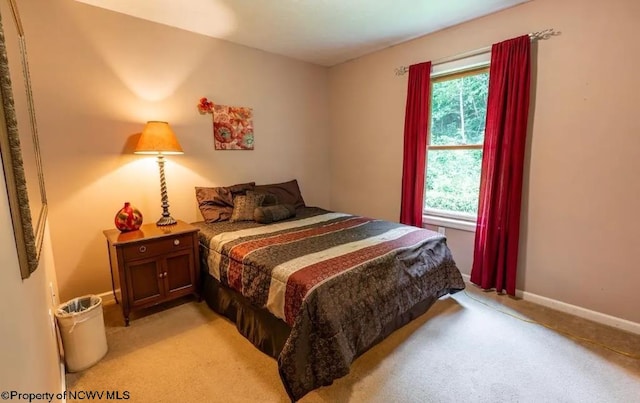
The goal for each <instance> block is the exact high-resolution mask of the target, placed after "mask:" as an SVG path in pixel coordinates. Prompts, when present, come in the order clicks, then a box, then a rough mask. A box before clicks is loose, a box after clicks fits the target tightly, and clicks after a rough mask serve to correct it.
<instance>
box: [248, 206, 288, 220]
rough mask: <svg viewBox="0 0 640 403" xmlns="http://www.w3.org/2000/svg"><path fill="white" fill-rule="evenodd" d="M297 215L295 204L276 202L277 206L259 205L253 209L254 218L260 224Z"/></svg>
mask: <svg viewBox="0 0 640 403" xmlns="http://www.w3.org/2000/svg"><path fill="white" fill-rule="evenodd" d="M295 215H296V208H295V207H293V204H276V205H275V206H267V207H258V208H256V209H255V210H254V211H253V219H254V220H255V222H258V223H260V224H270V223H272V222H274V221H281V220H286V219H287V218H289V217H293V216H295Z"/></svg>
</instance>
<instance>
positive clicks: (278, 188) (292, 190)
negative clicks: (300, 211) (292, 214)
mask: <svg viewBox="0 0 640 403" xmlns="http://www.w3.org/2000/svg"><path fill="white" fill-rule="evenodd" d="M254 191H255V192H256V193H265V194H270V195H273V196H275V197H276V200H277V202H278V203H280V204H293V206H294V207H295V208H298V207H304V206H305V204H304V199H303V198H302V194H300V188H299V187H298V181H297V180H296V179H294V180H291V181H289V182H283V183H274V184H270V185H258V186H256V187H255V188H254Z"/></svg>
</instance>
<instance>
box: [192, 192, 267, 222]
mask: <svg viewBox="0 0 640 403" xmlns="http://www.w3.org/2000/svg"><path fill="white" fill-rule="evenodd" d="M255 185H256V184H255V182H249V183H240V184H237V185H233V186H226V187H213V188H205V187H196V200H197V201H198V207H199V208H200V213H201V214H202V217H203V218H204V220H205V221H206V222H216V221H226V220H228V219H229V218H230V217H231V213H232V212H233V198H234V197H235V196H237V195H243V194H245V193H246V192H247V191H248V190H252V189H253V188H254V187H255Z"/></svg>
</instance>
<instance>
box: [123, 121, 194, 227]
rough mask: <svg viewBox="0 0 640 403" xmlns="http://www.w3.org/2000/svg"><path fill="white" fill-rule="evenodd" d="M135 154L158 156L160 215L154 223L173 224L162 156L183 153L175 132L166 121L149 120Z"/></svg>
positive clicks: (160, 224)
mask: <svg viewBox="0 0 640 403" xmlns="http://www.w3.org/2000/svg"><path fill="white" fill-rule="evenodd" d="M134 153H135V154H153V155H157V156H158V166H159V167H160V194H161V195H162V217H160V219H159V220H158V221H157V222H156V225H159V226H162V225H173V224H176V220H175V219H173V217H171V214H170V213H169V198H168V197H167V183H166V179H165V177H164V156H165V155H171V154H184V152H183V151H182V147H181V146H180V143H178V139H177V138H176V135H175V133H174V132H173V130H171V127H169V123H167V122H159V121H149V122H147V124H146V125H145V127H144V129H143V130H142V134H141V135H140V139H139V140H138V145H137V146H136V149H135V151H134Z"/></svg>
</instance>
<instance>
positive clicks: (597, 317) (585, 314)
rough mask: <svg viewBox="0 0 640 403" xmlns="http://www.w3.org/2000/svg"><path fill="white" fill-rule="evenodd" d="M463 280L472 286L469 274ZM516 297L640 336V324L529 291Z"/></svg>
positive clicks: (518, 292) (517, 294) (463, 276)
mask: <svg viewBox="0 0 640 403" xmlns="http://www.w3.org/2000/svg"><path fill="white" fill-rule="evenodd" d="M462 278H463V279H464V281H465V282H466V283H469V284H471V278H470V276H469V275H468V274H463V275H462ZM516 297H518V298H522V299H523V300H525V301H529V302H533V303H535V304H538V305H542V306H545V307H547V308H551V309H555V310H556V311H560V312H564V313H569V314H571V315H575V316H578V317H580V318H584V319H589V320H592V321H594V322H598V323H601V324H603V325H607V326H612V327H615V328H618V329H621V330H625V331H627V332H631V333H635V334H640V323H636V322H632V321H630V320H626V319H622V318H618V317H615V316H611V315H607V314H605V313H601V312H596V311H592V310H590V309H587V308H583V307H581V306H577V305H571V304H568V303H566V302H562V301H558V300H555V299H551V298H547V297H543V296H541V295H538V294H534V293H531V292H527V291H522V290H516Z"/></svg>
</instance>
